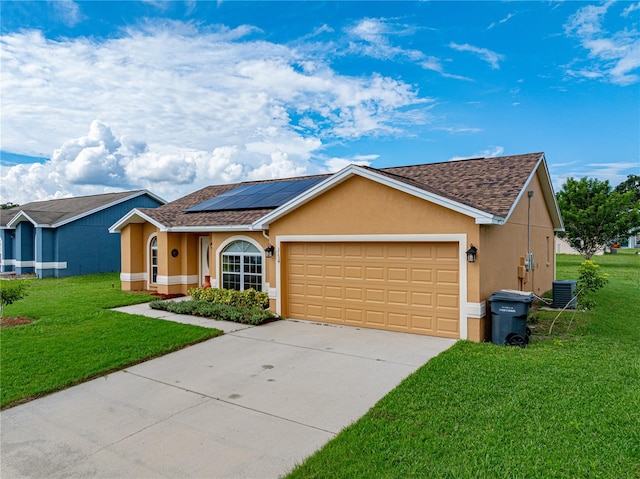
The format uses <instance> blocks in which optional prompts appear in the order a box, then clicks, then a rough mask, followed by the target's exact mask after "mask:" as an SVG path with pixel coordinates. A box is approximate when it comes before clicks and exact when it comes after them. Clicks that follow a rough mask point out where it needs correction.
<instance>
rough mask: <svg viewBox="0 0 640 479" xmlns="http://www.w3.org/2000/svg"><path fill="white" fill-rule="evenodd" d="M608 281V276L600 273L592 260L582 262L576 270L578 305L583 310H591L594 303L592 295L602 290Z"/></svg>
mask: <svg viewBox="0 0 640 479" xmlns="http://www.w3.org/2000/svg"><path fill="white" fill-rule="evenodd" d="M608 281H609V275H608V274H606V273H601V272H600V266H599V265H597V264H596V263H595V262H594V261H592V260H587V261H583V262H582V264H581V265H580V268H579V269H578V282H577V284H576V288H577V290H578V303H579V304H580V306H581V307H583V308H585V309H592V308H594V307H595V305H596V303H595V301H594V299H593V296H592V295H593V293H595V292H596V291H598V290H599V289H601V288H603V287H604V286H605V285H606V284H607V282H608Z"/></svg>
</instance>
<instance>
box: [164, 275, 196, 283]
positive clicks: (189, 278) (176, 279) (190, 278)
mask: <svg viewBox="0 0 640 479" xmlns="http://www.w3.org/2000/svg"><path fill="white" fill-rule="evenodd" d="M156 284H160V285H163V286H173V285H176V284H198V275H197V274H190V275H186V274H183V275H179V276H161V275H158V277H157V279H156Z"/></svg>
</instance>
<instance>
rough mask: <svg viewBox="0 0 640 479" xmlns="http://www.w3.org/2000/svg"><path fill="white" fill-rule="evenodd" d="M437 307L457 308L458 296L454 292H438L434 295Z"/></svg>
mask: <svg viewBox="0 0 640 479" xmlns="http://www.w3.org/2000/svg"><path fill="white" fill-rule="evenodd" d="M436 298H437V301H436V306H437V307H438V308H452V309H458V296H457V295H454V294H438V295H437V296H436Z"/></svg>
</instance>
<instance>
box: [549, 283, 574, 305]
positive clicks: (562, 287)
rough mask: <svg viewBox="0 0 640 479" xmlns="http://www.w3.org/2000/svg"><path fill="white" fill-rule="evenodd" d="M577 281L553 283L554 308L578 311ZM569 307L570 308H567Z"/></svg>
mask: <svg viewBox="0 0 640 479" xmlns="http://www.w3.org/2000/svg"><path fill="white" fill-rule="evenodd" d="M576 284H577V281H576V280H575V279H563V280H557V281H554V282H553V307H554V308H560V309H562V308H564V307H565V306H566V307H567V309H576V308H577V307H578V299H577V298H574V296H575V294H576ZM567 305H568V306H567Z"/></svg>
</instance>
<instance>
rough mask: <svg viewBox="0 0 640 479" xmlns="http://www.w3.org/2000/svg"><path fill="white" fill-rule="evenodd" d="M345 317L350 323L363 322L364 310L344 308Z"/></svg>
mask: <svg viewBox="0 0 640 479" xmlns="http://www.w3.org/2000/svg"><path fill="white" fill-rule="evenodd" d="M344 317H345V320H346V322H347V323H349V324H359V325H360V324H362V322H363V319H362V318H363V315H362V310H361V309H351V308H345V310H344Z"/></svg>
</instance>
